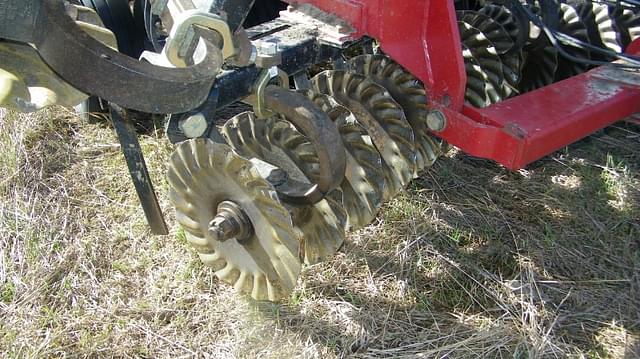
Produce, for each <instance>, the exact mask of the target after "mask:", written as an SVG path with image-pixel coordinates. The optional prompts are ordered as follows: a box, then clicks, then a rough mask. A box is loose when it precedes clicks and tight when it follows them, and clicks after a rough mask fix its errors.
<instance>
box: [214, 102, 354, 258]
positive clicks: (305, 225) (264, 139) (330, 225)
mask: <svg viewBox="0 0 640 359" xmlns="http://www.w3.org/2000/svg"><path fill="white" fill-rule="evenodd" d="M222 134H223V136H224V137H225V139H226V141H227V142H228V143H229V145H230V146H231V147H232V148H233V149H234V150H235V151H236V152H237V153H238V154H240V155H241V156H243V157H245V158H249V159H252V158H256V159H259V160H262V161H265V162H268V163H270V164H272V165H274V166H277V167H278V168H280V169H281V170H283V171H284V173H286V175H287V178H291V179H294V180H296V181H297V182H302V183H309V184H311V183H312V178H310V174H312V173H315V174H317V173H318V164H319V159H318V156H317V155H316V153H315V151H314V148H313V145H312V144H311V142H309V140H308V139H306V137H305V136H304V135H302V134H301V133H300V132H298V131H297V130H296V129H295V128H294V127H293V125H292V124H291V123H289V122H287V121H285V120H283V119H281V118H278V117H270V118H267V119H258V118H257V117H256V116H255V114H253V113H252V112H245V113H242V114H239V115H237V116H235V117H233V118H231V119H230V120H229V121H227V123H226V124H225V125H224V126H223V128H222ZM276 186H277V184H276ZM288 209H289V211H290V212H291V214H292V217H293V223H294V225H295V227H296V229H298V230H299V231H300V233H301V256H302V258H303V259H304V262H305V263H306V264H315V263H318V262H320V261H322V260H326V259H328V258H330V257H331V256H332V255H333V254H334V253H335V252H336V251H337V250H338V248H339V247H340V246H341V245H342V242H343V241H344V238H345V227H346V221H347V217H346V213H345V211H344V208H343V205H342V191H340V190H337V191H333V192H331V193H330V194H329V195H328V196H327V197H325V199H323V200H321V201H319V202H318V203H315V204H313V205H298V206H293V205H291V206H288Z"/></svg>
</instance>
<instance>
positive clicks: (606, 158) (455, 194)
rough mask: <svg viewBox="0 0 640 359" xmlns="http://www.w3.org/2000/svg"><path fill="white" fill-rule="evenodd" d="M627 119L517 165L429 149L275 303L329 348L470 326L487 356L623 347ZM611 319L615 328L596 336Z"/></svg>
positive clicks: (628, 264)
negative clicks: (424, 167)
mask: <svg viewBox="0 0 640 359" xmlns="http://www.w3.org/2000/svg"><path fill="white" fill-rule="evenodd" d="M638 132H639V131H638V128H637V127H634V126H632V125H625V124H622V125H618V126H616V128H613V129H608V130H607V131H606V132H603V133H600V134H598V135H596V136H593V137H591V138H588V139H585V140H583V141H581V142H579V143H576V144H574V145H571V146H570V147H569V148H568V149H564V150H562V151H560V152H558V153H555V154H553V155H552V156H551V157H548V158H545V159H543V160H541V161H538V162H536V163H534V164H532V165H531V166H529V168H528V169H527V170H526V171H520V172H510V171H507V170H505V169H504V168H502V167H500V166H498V165H496V164H494V163H492V162H490V161H485V160H479V159H475V158H471V157H468V156H465V155H463V154H456V155H453V156H451V157H448V158H443V159H442V160H441V161H439V162H438V163H437V164H436V166H435V168H434V169H433V170H431V171H429V172H428V173H424V174H423V176H422V177H421V178H420V179H418V180H416V181H414V182H413V183H412V185H411V186H410V188H409V190H408V193H407V194H405V195H402V196H400V197H399V198H397V199H395V200H393V201H392V202H391V203H390V204H388V205H387V206H386V207H385V208H384V210H383V212H382V215H381V216H380V223H378V224H377V225H374V226H372V227H373V228H370V229H365V230H364V231H362V232H360V233H358V234H356V235H354V236H352V239H351V242H350V243H347V244H346V245H345V247H344V248H343V250H342V251H341V252H342V253H341V254H339V256H338V258H337V259H336V260H334V262H332V263H326V264H321V265H319V266H314V267H311V268H310V269H309V270H308V272H309V273H307V274H306V275H305V283H304V287H303V288H302V289H301V290H300V292H298V293H296V294H295V296H296V297H297V298H294V302H293V303H292V304H290V305H287V306H280V307H279V308H280V309H279V310H278V313H279V315H280V316H281V318H283V319H282V320H283V323H284V324H285V325H290V326H291V327H292V328H296V330H298V329H297V328H301V329H299V330H300V331H302V332H304V333H305V334H306V335H308V336H309V338H311V340H312V341H314V342H315V343H317V344H321V345H325V346H327V347H329V348H331V349H332V350H333V351H334V353H335V354H336V355H338V356H345V355H351V354H356V355H363V356H386V355H392V356H393V355H398V356H401V355H413V354H416V353H418V352H420V350H421V348H422V350H424V351H428V350H435V349H436V348H437V347H443V348H450V350H451V353H456V351H457V350H460V351H462V352H465V353H466V351H465V350H467V349H465V345H467V344H468V339H469V338H470V337H473V336H474V335H477V334H478V333H479V332H483V331H485V330H486V329H487V328H492V330H494V331H496V336H497V337H496V338H495V339H496V341H495V342H494V343H493V344H492V343H491V342H490V341H487V342H486V343H485V345H487V346H492V345H493V346H494V347H493V348H492V349H493V350H494V351H493V352H492V354H491V356H500V355H507V356H512V355H515V354H518V353H519V354H518V355H520V354H523V355H525V357H536V356H539V355H541V356H544V355H553V356H558V355H560V356H563V355H568V354H571V353H576V352H581V353H584V354H587V355H591V356H594V357H597V356H601V355H602V356H609V355H613V354H616V353H617V354H619V355H622V356H624V357H637V356H638V355H640V348H639V346H640V343H639V342H634V340H636V341H637V340H639V338H640V294H638V293H640V284H639V282H640V207H639V206H640V205H639V203H640V178H639V176H638V170H639V169H640V168H639V167H640V135H638ZM354 237H355V239H354ZM311 297H313V298H316V299H317V298H319V297H321V298H323V300H324V301H326V302H328V303H330V305H329V306H330V307H331V306H333V308H334V309H335V310H336V311H338V312H339V311H340V310H343V311H344V313H342V315H337V316H335V315H332V314H331V313H329V314H327V313H324V312H323V313H309V312H307V311H306V310H301V309H304V308H306V307H305V306H304V305H300V304H299V303H296V301H299V302H304V301H305V300H309V301H310V298H311ZM264 314H265V315H267V316H271V315H272V314H273V311H264ZM454 317H455V318H454ZM462 317H467V318H482V319H483V320H489V321H494V322H503V323H506V324H507V325H508V327H506V328H502V329H506V333H503V332H501V331H500V329H499V328H495V326H492V324H491V323H488V324H486V323H485V324H478V325H474V324H469V322H468V321H467V320H464V319H461V318H462ZM325 318H330V319H325ZM340 318H342V320H343V322H340V321H339V319H340ZM478 320H480V322H482V320H481V319H478ZM348 321H352V323H346V322H348ZM311 322H314V323H315V324H314V325H311V326H310V325H302V324H304V323H307V324H308V323H311ZM471 322H474V321H473V320H472V321H471ZM613 327H615V328H621V331H622V339H620V338H618V339H619V340H618V341H617V342H616V343H614V344H613V345H612V346H608V344H607V342H609V341H612V340H614V339H612V338H608V337H607V335H608V334H607V333H608V332H607V331H610V330H611V328H613ZM302 328H306V329H302ZM509 331H511V332H509ZM438 333H440V335H441V337H440V338H439V339H438V338H437V335H438ZM452 333H453V334H452ZM460 333H464V335H462V334H460ZM458 334H460V335H458ZM500 335H503V337H500ZM456 341H458V342H460V341H462V342H463V343H466V344H464V345H460V346H455V342H456ZM465 341H466V342H465ZM419 343H422V344H421V345H422V347H420V346H418V347H415V345H416V344H419ZM452 343H453V344H452ZM412 345H414V346H412ZM447 345H449V347H447ZM451 345H453V346H451ZM478 345H480V344H478ZM451 348H453V349H451ZM612 351H617V352H615V353H613V354H612ZM428 352H429V353H432V354H433V353H434V352H431V351H428ZM445 352H446V351H445ZM443 353H444V352H443ZM558 353H561V354H558ZM463 355H464V354H463ZM483 355H485V356H486V355H487V354H486V352H484V353H483ZM454 356H458V355H455V354H454Z"/></svg>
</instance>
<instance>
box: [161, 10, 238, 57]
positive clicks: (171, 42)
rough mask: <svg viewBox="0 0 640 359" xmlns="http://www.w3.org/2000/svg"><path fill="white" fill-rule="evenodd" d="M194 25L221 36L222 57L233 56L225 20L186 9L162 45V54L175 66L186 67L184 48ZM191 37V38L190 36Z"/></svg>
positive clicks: (229, 33)
mask: <svg viewBox="0 0 640 359" xmlns="http://www.w3.org/2000/svg"><path fill="white" fill-rule="evenodd" d="M194 26H199V27H203V28H205V29H208V30H212V31H215V32H216V33H217V34H218V35H219V36H220V37H221V38H222V57H223V59H227V58H230V57H232V56H235V54H236V49H235V47H234V44H233V35H232V34H231V29H229V25H228V24H227V22H226V21H224V20H223V19H222V18H221V17H219V16H218V15H215V14H210V13H205V12H202V11H199V10H187V11H185V12H182V13H180V15H179V16H178V17H177V18H176V19H175V22H174V24H173V27H172V28H171V33H170V34H169V37H168V38H167V43H166V45H165V47H164V50H163V52H164V54H165V56H166V57H167V59H168V60H169V62H171V64H173V65H174V66H176V67H186V66H187V61H185V57H186V52H187V51H186V50H185V49H186V48H188V47H189V44H190V43H191V41H190V39H189V33H190V32H191V31H192V29H193V27H194ZM192 39H193V38H192Z"/></svg>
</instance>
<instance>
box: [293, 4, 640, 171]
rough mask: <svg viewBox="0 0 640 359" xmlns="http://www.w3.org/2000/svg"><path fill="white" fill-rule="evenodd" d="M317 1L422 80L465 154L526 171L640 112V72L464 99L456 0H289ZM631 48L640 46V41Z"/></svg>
mask: <svg viewBox="0 0 640 359" xmlns="http://www.w3.org/2000/svg"><path fill="white" fill-rule="evenodd" d="M288 1H289V2H290V3H311V4H313V5H315V6H317V7H318V8H320V9H322V10H324V11H326V12H330V13H333V14H336V15H338V16H340V17H341V18H343V19H344V20H345V21H347V22H349V23H350V24H351V25H352V26H353V28H354V29H356V34H354V36H355V37H356V38H357V37H362V36H370V37H372V38H375V39H377V40H378V42H379V43H380V45H381V47H382V49H383V50H384V51H385V53H386V54H388V55H389V56H391V57H392V58H393V59H394V60H395V61H397V62H398V63H400V64H401V65H402V66H404V67H405V68H406V69H407V70H409V71H410V72H411V73H413V74H414V75H415V76H416V77H418V78H419V79H420V80H421V81H422V82H423V83H424V85H425V87H426V89H427V90H428V91H429V93H430V101H431V105H432V106H433V107H435V108H438V109H440V110H442V111H443V112H444V113H445V115H446V116H447V127H446V128H445V130H444V131H442V132H439V133H437V135H438V136H440V137H442V138H444V139H445V140H447V141H448V142H449V143H451V144H453V145H455V146H457V147H459V148H461V149H462V150H463V151H465V152H467V153H469V154H471V155H474V156H477V157H482V158H488V159H492V160H495V161H497V162H499V163H501V164H502V165H504V166H505V167H507V168H509V169H513V170H515V169H519V168H522V167H524V166H526V165H527V164H529V163H531V162H533V161H535V160H537V159H539V158H541V157H543V156H546V155H548V154H550V153H552V152H554V151H556V150H558V149H560V148H562V147H564V146H566V145H568V144H570V143H572V142H574V141H577V140H579V139H581V138H583V137H586V136H588V135H590V134H591V133H593V132H594V131H596V130H598V129H600V128H603V127H605V126H608V125H610V124H611V123H613V122H615V121H617V120H620V119H623V118H625V117H627V116H629V115H632V114H633V113H636V112H639V111H640V74H639V73H637V72H636V73H630V72H621V70H615V69H613V68H612V67H609V66H605V67H600V68H596V69H594V70H591V71H589V72H587V73H584V74H581V75H578V76H575V77H572V78H570V79H567V80H564V81H561V82H558V83H555V84H553V85H550V86H547V87H545V88H542V89H539V90H536V91H532V92H529V93H526V94H524V95H520V96H517V97H514V98H512V99H509V100H506V101H504V102H501V103H498V104H495V105H492V106H490V107H487V108H484V109H476V108H473V107H470V106H468V105H465V104H464V91H465V86H466V75H465V73H464V61H463V58H462V52H461V44H460V35H459V33H458V26H457V22H456V15H455V9H454V5H453V1H446V0H422V1H400V0H288ZM629 48H630V49H640V41H636V42H634V43H633V44H632V45H631V46H630V47H629Z"/></svg>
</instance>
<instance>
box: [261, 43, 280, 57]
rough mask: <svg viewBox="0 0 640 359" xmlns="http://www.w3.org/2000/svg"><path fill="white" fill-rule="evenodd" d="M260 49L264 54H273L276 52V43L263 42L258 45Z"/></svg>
mask: <svg viewBox="0 0 640 359" xmlns="http://www.w3.org/2000/svg"><path fill="white" fill-rule="evenodd" d="M260 50H261V51H260V52H261V53H262V54H263V55H265V56H275V55H277V54H278V44H276V43H275V42H263V43H262V44H261V45H260Z"/></svg>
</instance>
